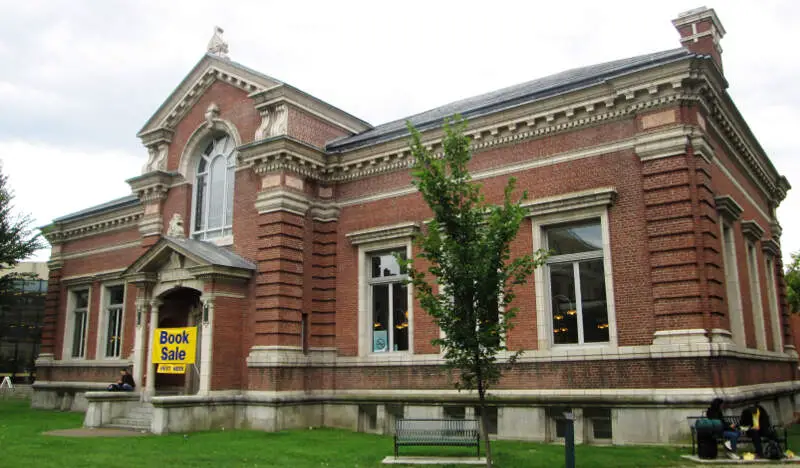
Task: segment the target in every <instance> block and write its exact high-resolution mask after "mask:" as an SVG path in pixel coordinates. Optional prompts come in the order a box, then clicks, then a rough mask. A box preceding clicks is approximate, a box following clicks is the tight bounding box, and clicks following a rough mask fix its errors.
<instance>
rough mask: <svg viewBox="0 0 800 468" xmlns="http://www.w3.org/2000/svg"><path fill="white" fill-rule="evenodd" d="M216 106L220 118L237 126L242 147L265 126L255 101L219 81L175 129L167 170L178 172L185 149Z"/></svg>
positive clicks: (204, 94)
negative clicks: (209, 108) (190, 138)
mask: <svg viewBox="0 0 800 468" xmlns="http://www.w3.org/2000/svg"><path fill="white" fill-rule="evenodd" d="M212 102H213V103H216V104H217V106H219V118H220V119H224V120H227V121H229V122H231V123H233V125H235V126H236V129H237V131H238V132H239V136H240V137H241V138H242V143H249V142H251V141H253V138H254V137H255V132H256V129H257V128H258V125H259V124H260V123H261V118H260V117H259V115H258V112H256V109H255V107H254V106H255V104H254V103H253V100H252V99H250V98H248V97H247V93H246V92H245V91H242V90H241V89H239V88H236V87H234V86H232V85H229V84H227V83H223V82H221V81H215V82H214V84H212V85H211V86H210V87H209V88H208V89H207V90H206V91H205V93H203V95H202V97H200V99H198V101H197V103H195V105H194V106H192V109H191V110H190V111H189V113H187V114H186V115H185V116H184V117H183V119H181V121H180V122H179V123H178V124H177V125H176V126H175V135H174V136H173V137H172V143H170V144H169V156H168V159H167V170H169V171H177V170H178V166H179V164H180V157H181V153H182V152H183V148H184V147H185V146H186V143H187V142H188V141H189V137H191V135H192V133H194V131H195V130H196V129H197V128H198V127H199V126H200V124H201V123H203V122H204V121H205V120H206V118H205V112H206V110H207V109H208V106H209V105H211V103H212Z"/></svg>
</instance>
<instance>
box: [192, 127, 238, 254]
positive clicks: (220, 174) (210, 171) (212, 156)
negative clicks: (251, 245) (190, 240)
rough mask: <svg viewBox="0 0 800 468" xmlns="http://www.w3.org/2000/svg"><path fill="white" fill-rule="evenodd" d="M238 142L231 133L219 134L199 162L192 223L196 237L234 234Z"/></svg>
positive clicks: (216, 236) (218, 236)
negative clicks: (235, 154)
mask: <svg viewBox="0 0 800 468" xmlns="http://www.w3.org/2000/svg"><path fill="white" fill-rule="evenodd" d="M234 146H235V145H234V142H233V139H232V138H231V137H230V136H228V135H223V136H219V137H215V138H214V139H213V140H211V141H210V142H209V143H208V145H207V146H206V149H205V151H203V153H202V154H201V155H200V158H199V160H198V162H197V171H196V174H197V176H196V180H195V188H194V200H193V206H194V223H193V224H192V235H193V236H194V238H195V239H200V240H208V239H218V238H222V237H228V236H231V235H232V234H233V230H232V226H233V180H234V170H235V168H236V161H235V160H234V155H233V150H234Z"/></svg>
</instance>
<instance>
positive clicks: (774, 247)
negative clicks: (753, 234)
mask: <svg viewBox="0 0 800 468" xmlns="http://www.w3.org/2000/svg"><path fill="white" fill-rule="evenodd" d="M761 250H763V251H764V253H765V254H767V255H772V256H773V257H774V258H781V245H780V244H779V243H777V242H775V239H764V240H762V241H761Z"/></svg>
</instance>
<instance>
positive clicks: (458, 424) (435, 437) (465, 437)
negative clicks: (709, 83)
mask: <svg viewBox="0 0 800 468" xmlns="http://www.w3.org/2000/svg"><path fill="white" fill-rule="evenodd" d="M480 432H481V431H480V425H479V423H478V420H476V419H398V420H397V421H395V431H394V456H395V457H397V456H398V448H399V447H401V446H422V445H427V446H442V447H444V446H458V447H471V446H475V448H476V449H477V453H478V457H480V456H481V435H480Z"/></svg>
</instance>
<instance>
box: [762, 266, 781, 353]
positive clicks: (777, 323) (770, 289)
mask: <svg viewBox="0 0 800 468" xmlns="http://www.w3.org/2000/svg"><path fill="white" fill-rule="evenodd" d="M765 257H766V270H767V271H766V273H767V294H769V317H770V322H771V323H772V345H773V350H774V351H777V352H782V351H783V336H781V316H780V313H779V312H778V293H777V288H776V287H775V263H773V259H772V257H769V256H767V255H765Z"/></svg>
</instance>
